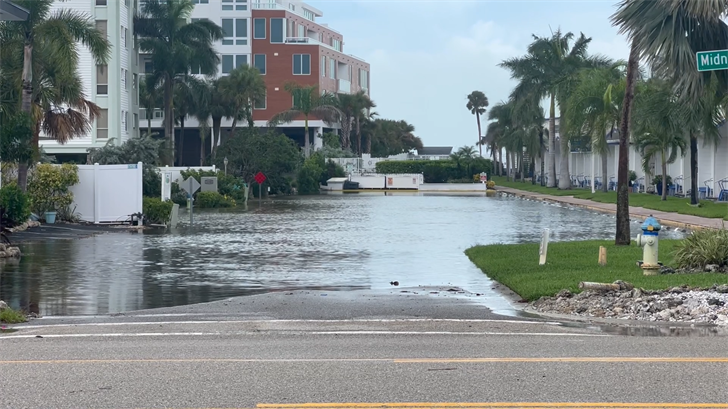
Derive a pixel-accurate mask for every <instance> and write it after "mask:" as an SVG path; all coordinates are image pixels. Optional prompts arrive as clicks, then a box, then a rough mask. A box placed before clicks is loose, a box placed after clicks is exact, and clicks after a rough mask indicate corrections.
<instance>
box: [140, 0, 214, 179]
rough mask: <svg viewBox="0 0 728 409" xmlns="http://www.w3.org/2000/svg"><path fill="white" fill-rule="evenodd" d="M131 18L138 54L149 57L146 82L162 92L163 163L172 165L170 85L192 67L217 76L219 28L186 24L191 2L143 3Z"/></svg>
mask: <svg viewBox="0 0 728 409" xmlns="http://www.w3.org/2000/svg"><path fill="white" fill-rule="evenodd" d="M140 8H141V10H140V12H139V13H138V14H137V15H136V16H134V31H135V32H134V34H135V36H137V37H138V38H139V50H140V51H143V52H147V53H150V54H151V58H152V60H151V61H152V67H153V72H152V74H151V76H150V80H151V81H153V82H154V83H155V84H157V83H159V84H161V86H162V90H163V92H164V96H163V98H164V132H165V139H166V144H165V145H166V146H165V150H166V155H165V158H164V163H165V164H166V165H172V164H173V163H174V152H175V151H174V118H175V115H174V84H175V82H177V81H178V80H180V79H181V78H183V77H184V76H186V75H187V74H188V73H189V72H190V70H191V69H192V67H200V70H201V71H202V72H203V73H205V74H207V75H213V74H216V73H217V66H218V64H219V62H220V57H218V55H217V51H216V50H215V47H214V45H213V44H214V42H215V41H216V40H220V39H222V37H223V32H222V28H220V26H218V25H217V24H215V23H213V22H212V21H210V20H207V19H202V20H198V21H195V22H191V23H188V20H189V18H190V15H191V14H192V10H194V8H195V5H194V4H193V3H192V0H147V1H145V2H144V3H142V4H141V6H140Z"/></svg>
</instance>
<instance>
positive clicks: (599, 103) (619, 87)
mask: <svg viewBox="0 0 728 409" xmlns="http://www.w3.org/2000/svg"><path fill="white" fill-rule="evenodd" d="M625 68H626V62H624V61H617V62H615V63H614V64H612V65H611V66H609V67H605V68H592V69H585V70H582V71H581V73H580V74H579V80H578V83H577V85H576V88H575V89H574V92H573V93H572V95H571V97H570V98H569V102H568V106H569V109H568V110H567V111H566V113H565V115H564V116H565V117H566V118H567V119H568V121H569V122H570V123H572V124H574V126H575V127H579V128H580V129H582V130H583V132H584V133H585V134H586V135H587V136H589V138H590V144H591V151H592V154H598V155H601V174H602V181H603V183H602V191H604V192H606V191H607V189H608V185H607V183H606V182H607V155H608V153H609V147H608V145H607V134H614V133H615V130H616V127H617V126H618V125H619V122H620V119H621V115H622V103H623V100H624V92H625V89H626V79H625V76H626V72H625Z"/></svg>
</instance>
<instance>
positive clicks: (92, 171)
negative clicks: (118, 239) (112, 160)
mask: <svg viewBox="0 0 728 409" xmlns="http://www.w3.org/2000/svg"><path fill="white" fill-rule="evenodd" d="M78 178H79V182H78V184H76V185H75V186H72V187H71V189H70V190H71V192H72V193H73V206H75V207H76V209H75V212H76V213H77V214H78V215H79V216H80V218H81V220H83V221H86V222H94V223H103V222H123V221H127V220H129V219H130V216H131V215H132V214H134V213H141V212H142V195H143V193H142V189H143V187H142V163H141V162H140V163H137V164H129V165H98V164H95V165H79V166H78Z"/></svg>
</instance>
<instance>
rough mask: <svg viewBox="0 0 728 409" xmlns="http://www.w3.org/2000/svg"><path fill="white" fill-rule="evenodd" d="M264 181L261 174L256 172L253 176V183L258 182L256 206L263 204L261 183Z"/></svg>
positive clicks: (263, 176)
mask: <svg viewBox="0 0 728 409" xmlns="http://www.w3.org/2000/svg"><path fill="white" fill-rule="evenodd" d="M265 179H266V177H265V175H264V174H263V172H258V173H257V174H256V175H255V181H256V182H258V205H260V204H262V203H263V182H265Z"/></svg>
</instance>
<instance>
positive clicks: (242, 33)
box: [235, 18, 248, 45]
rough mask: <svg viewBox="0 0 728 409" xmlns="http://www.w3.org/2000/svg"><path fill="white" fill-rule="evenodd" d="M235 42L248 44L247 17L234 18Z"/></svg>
mask: <svg viewBox="0 0 728 409" xmlns="http://www.w3.org/2000/svg"><path fill="white" fill-rule="evenodd" d="M235 44H236V45H248V19H247V18H239V19H236V20H235Z"/></svg>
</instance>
